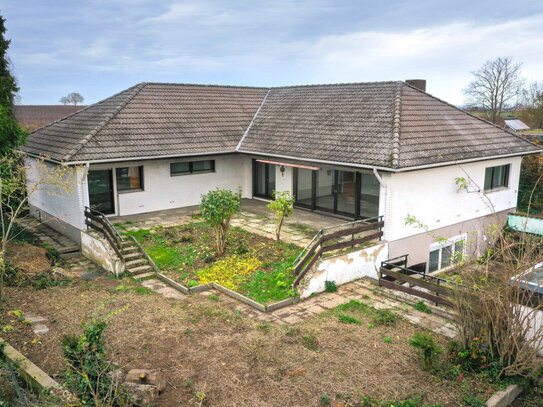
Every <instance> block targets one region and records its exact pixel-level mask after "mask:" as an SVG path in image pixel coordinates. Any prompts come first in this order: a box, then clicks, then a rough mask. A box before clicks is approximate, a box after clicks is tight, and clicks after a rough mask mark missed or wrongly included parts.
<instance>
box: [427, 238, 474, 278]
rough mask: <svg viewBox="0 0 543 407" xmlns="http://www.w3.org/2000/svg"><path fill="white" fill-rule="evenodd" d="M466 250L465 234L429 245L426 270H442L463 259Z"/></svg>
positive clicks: (430, 271)
mask: <svg viewBox="0 0 543 407" xmlns="http://www.w3.org/2000/svg"><path fill="white" fill-rule="evenodd" d="M465 250H466V235H462V236H456V237H453V238H450V239H449V240H447V241H446V242H444V243H433V244H432V245H431V246H430V257H429V261H428V272H429V273H432V272H434V271H438V270H443V269H446V268H448V267H451V266H453V265H454V264H455V263H458V262H460V261H462V260H463V257H464V254H465Z"/></svg>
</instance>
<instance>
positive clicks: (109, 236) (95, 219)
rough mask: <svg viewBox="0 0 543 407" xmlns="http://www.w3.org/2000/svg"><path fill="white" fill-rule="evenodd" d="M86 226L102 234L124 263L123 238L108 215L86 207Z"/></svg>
mask: <svg viewBox="0 0 543 407" xmlns="http://www.w3.org/2000/svg"><path fill="white" fill-rule="evenodd" d="M85 225H87V228H90V229H94V230H96V231H97V232H100V233H101V234H102V235H103V236H104V237H105V238H106V240H107V241H108V242H109V243H110V244H111V247H113V250H115V253H117V255H118V256H119V258H120V259H121V261H123V262H124V256H123V253H122V242H123V238H122V236H121V235H120V234H119V232H117V229H115V227H114V226H113V225H112V224H111V222H110V221H109V219H108V218H107V216H106V215H104V214H103V213H102V212H100V211H97V210H96V209H91V208H89V207H85Z"/></svg>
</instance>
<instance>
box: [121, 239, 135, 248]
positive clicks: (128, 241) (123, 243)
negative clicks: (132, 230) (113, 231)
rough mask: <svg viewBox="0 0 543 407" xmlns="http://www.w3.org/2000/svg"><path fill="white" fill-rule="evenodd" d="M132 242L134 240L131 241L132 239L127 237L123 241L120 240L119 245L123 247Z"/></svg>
mask: <svg viewBox="0 0 543 407" xmlns="http://www.w3.org/2000/svg"><path fill="white" fill-rule="evenodd" d="M133 244H134V242H133V241H132V239H130V240H128V239H127V240H123V241H122V242H121V246H123V247H125V246H132V245H133Z"/></svg>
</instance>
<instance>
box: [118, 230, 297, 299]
mask: <svg viewBox="0 0 543 407" xmlns="http://www.w3.org/2000/svg"><path fill="white" fill-rule="evenodd" d="M126 234H129V235H132V236H134V237H135V238H136V239H137V241H138V242H139V243H140V244H141V246H142V247H143V248H144V249H145V251H146V252H147V253H148V254H149V256H150V257H151V258H152V259H153V261H154V263H155V264H156V266H157V267H158V269H160V270H161V272H162V273H164V274H165V275H166V276H168V277H169V278H171V279H172V280H174V281H176V282H178V283H180V284H182V285H184V286H186V287H189V288H190V287H194V286H197V285H200V284H207V283H210V282H216V283H218V284H220V285H222V286H224V287H226V288H228V289H230V290H234V291H236V292H238V293H240V294H242V295H244V296H247V297H249V298H251V299H253V300H255V301H257V302H260V303H262V304H268V303H272V302H276V301H280V300H284V299H286V298H290V297H294V296H296V292H295V291H294V290H292V289H291V286H292V283H293V281H294V276H293V274H292V263H293V261H294V260H295V259H296V257H297V256H298V254H299V253H300V252H301V251H302V248H300V247H298V246H296V245H293V244H290V243H284V242H277V241H275V240H271V239H269V238H266V237H262V236H259V235H257V234H254V233H251V232H247V231H245V230H243V229H241V228H237V227H232V228H231V229H230V231H229V234H228V239H227V246H226V249H225V253H224V255H223V256H221V257H217V256H216V254H215V253H216V248H215V240H214V234H213V230H212V229H211V228H210V227H209V226H208V225H207V224H206V223H204V222H193V223H189V224H186V225H181V226H172V227H168V228H165V227H157V228H154V229H140V230H136V231H129V232H126Z"/></svg>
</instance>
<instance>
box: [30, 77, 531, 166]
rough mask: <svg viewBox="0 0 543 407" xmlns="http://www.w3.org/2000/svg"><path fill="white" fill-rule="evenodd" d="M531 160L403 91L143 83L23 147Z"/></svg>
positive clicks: (113, 152)
mask: <svg viewBox="0 0 543 407" xmlns="http://www.w3.org/2000/svg"><path fill="white" fill-rule="evenodd" d="M538 150H539V148H538V147H537V146H535V145H534V144H531V143H529V142H527V141H525V140H524V139H522V138H520V137H518V136H516V135H514V134H512V133H509V132H507V131H504V130H502V129H500V128H499V127H496V126H494V125H492V124H490V123H488V122H486V121H484V120H482V119H479V118H477V117H475V116H472V115H470V114H468V113H466V112H464V111H462V110H460V109H458V108H456V107H454V106H452V105H449V104H447V103H445V102H443V101H441V100H439V99H437V98H434V97H433V96H431V95H429V94H427V93H425V92H422V91H420V90H418V89H416V88H413V87H411V86H410V85H408V84H406V83H404V82H374V83H354V84H338V85H310V86H292V87H280V88H271V89H267V88H248V87H233V86H207V85H184V84H158V83H142V84H139V85H136V86H134V87H132V88H130V89H127V90H125V91H123V92H121V93H119V94H117V95H115V96H112V97H111V98H108V99H106V100H104V101H102V102H99V103H97V104H95V105H92V106H89V107H87V108H86V109H83V110H82V111H80V112H78V113H75V114H73V115H71V116H68V117H66V118H65V119H62V120H59V121H57V122H55V123H52V124H50V125H48V126H46V127H43V128H41V129H39V130H37V131H36V132H34V133H32V134H31V136H30V137H29V140H28V142H27V145H26V146H25V151H27V152H29V153H32V154H39V155H46V156H48V157H50V158H52V159H55V160H59V161H66V162H74V161H96V160H112V159H117V160H120V159H127V160H128V159H133V158H143V157H146V158H147V157H148V158H151V157H163V156H176V155H178V156H182V155H191V154H193V155H196V154H206V153H220V152H235V151H238V152H245V153H255V154H261V155H268V156H272V157H284V158H293V159H303V160H308V161H315V162H331V163H339V164H345V165H351V166H370V167H383V168H391V169H398V168H409V167H416V166H424V165H444V164H447V163H452V162H455V161H462V160H467V159H477V158H485V157H497V156H506V155H514V154H519V155H520V154H526V153H531V152H535V151H538Z"/></svg>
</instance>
